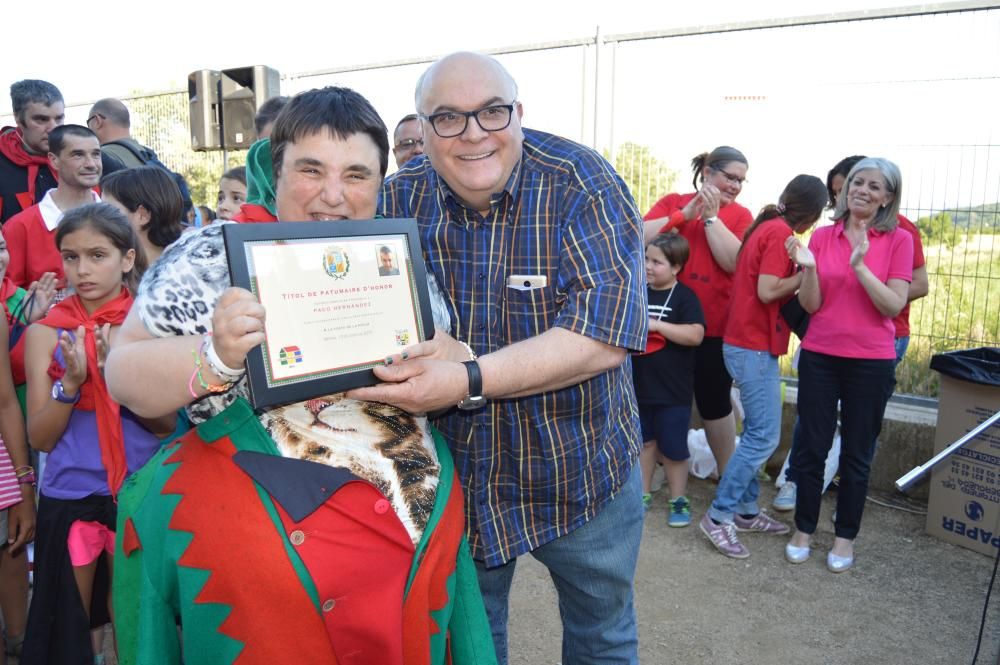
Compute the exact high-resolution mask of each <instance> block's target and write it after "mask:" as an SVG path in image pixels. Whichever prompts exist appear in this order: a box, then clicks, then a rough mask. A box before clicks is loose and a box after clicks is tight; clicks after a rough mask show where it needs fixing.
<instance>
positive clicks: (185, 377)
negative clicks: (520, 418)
mask: <svg viewBox="0 0 1000 665" xmlns="http://www.w3.org/2000/svg"><path fill="white" fill-rule="evenodd" d="M270 140H271V146H270V147H271V158H272V160H273V163H274V164H275V165H276V168H275V169H274V170H275V180H274V191H275V196H276V202H275V209H276V210H277V218H278V220H282V221H309V220H347V219H360V220H364V219H371V218H373V217H374V216H375V207H376V197H377V194H378V191H379V188H380V187H381V184H382V178H383V177H384V175H385V171H386V168H387V165H388V151H389V143H388V136H387V131H386V128H385V125H384V124H383V123H382V121H381V119H380V118H379V116H378V114H377V113H376V112H375V110H374V109H373V108H372V107H371V105H370V104H369V103H368V101H367V100H365V99H364V98H363V97H362V96H360V95H358V94H357V93H355V92H353V91H351V90H347V89H344V88H332V87H331V88H324V89H321V90H312V91H309V92H305V93H302V94H300V95H298V96H297V97H295V98H294V99H292V100H291V102H289V104H288V106H287V107H286V108H285V109H284V110H283V111H282V112H281V114H280V115H279V116H278V118H277V121H276V123H275V127H274V131H273V134H272V135H271V139H270ZM248 175H249V176H250V179H251V181H252V180H253V179H254V178H255V177H256V178H260V177H261V176H263V177H265V178H266V177H269V175H270V174H267V173H266V172H265V173H263V174H261V173H254V169H253V168H252V165H251V169H250V172H249V173H248ZM224 226H225V225H224V224H216V225H212V226H209V227H206V228H204V229H201V230H199V231H197V232H193V233H190V234H188V235H185V236H183V237H182V238H181V240H179V241H178V242H177V243H175V244H174V245H172V246H171V247H169V248H168V249H167V250H166V251H165V252H164V253H163V255H162V256H161V258H160V260H159V261H158V262H157V264H156V265H155V266H154V268H153V269H152V270H150V271H149V273H147V275H146V277H145V278H144V280H143V283H142V285H141V286H140V288H139V291H138V294H137V298H136V303H135V306H134V308H133V311H132V314H131V315H130V316H129V318H128V319H127V320H126V322H125V324H124V325H123V327H122V330H121V335H120V337H119V340H120V341H119V342H118V343H117V344H116V346H115V347H114V348H113V349H112V352H111V355H110V356H109V358H108V363H107V370H106V372H107V381H108V385H109V387H110V389H111V391H112V393H113V395H114V396H115V397H116V398H117V399H118V400H119V401H121V403H122V404H125V405H128V406H129V408H131V409H132V410H133V411H135V412H137V413H142V414H148V413H157V414H163V413H169V412H170V411H172V410H173V409H176V408H179V407H185V408H186V409H187V411H188V414H189V416H190V418H191V420H192V422H193V423H194V424H195V425H196V426H197V427H196V429H195V430H194V431H192V432H191V433H189V434H188V435H187V436H185V437H183V438H182V439H180V440H179V442H178V443H177V444H176V445H171V446H169V447H166V448H165V449H164V450H163V451H162V452H161V453H160V454H159V455H158V456H157V457H156V458H154V459H153V461H152V462H151V463H150V464H149V465H148V466H147V467H146V468H144V469H143V470H142V471H141V472H140V473H138V474H136V476H135V477H134V480H132V481H131V482H130V483H128V487H127V488H126V489H124V490H123V492H122V494H121V499H120V507H119V516H120V523H119V542H118V549H119V554H120V556H118V557H116V572H115V574H116V577H115V595H114V607H115V613H116V617H115V618H116V626H117V638H118V642H119V651H120V659H121V662H122V663H145V662H158V663H180V662H181V661H182V659H183V660H185V661H190V660H191V658H192V655H191V654H193V653H197V655H198V658H200V659H202V660H204V661H205V662H213V663H230V662H233V661H234V659H235V658H236V656H237V655H239V657H240V658H241V662H242V660H243V659H245V660H246V662H254V663H256V662H261V663H263V662H316V663H320V662H338V661H339V662H344V660H343V659H344V657H345V656H347V655H350V656H351V657H353V658H354V659H356V660H357V661H358V662H386V663H406V664H407V665H409V664H410V663H420V664H425V663H426V664H427V665H432V664H433V665H437V664H439V663H444V662H446V661H447V662H455V663H462V662H465V663H495V662H496V661H495V655H494V654H493V646H492V640H491V638H490V633H489V627H488V624H487V621H486V615H485V611H484V610H483V608H482V600H481V598H480V596H479V590H478V586H477V583H476V578H475V570H474V568H473V565H472V560H471V558H470V557H469V554H468V547H467V544H466V542H465V536H464V512H463V507H462V497H461V491H460V489H459V488H458V486H457V485H454V484H453V483H454V481H455V473H454V469H453V464H452V461H451V457H450V455H449V453H448V450H447V448H446V447H445V446H444V444H443V442H442V440H441V439H440V438H439V437H438V436H437V435H436V433H435V432H434V431H433V430H432V428H431V427H430V425H429V424H428V422H427V420H426V418H422V417H415V416H411V415H409V414H407V413H405V412H402V411H400V410H398V409H395V408H393V407H390V406H387V405H384V404H377V403H368V402H357V401H354V400H350V399H347V398H346V397H344V396H343V395H342V394H335V395H327V396H322V397H316V398H313V399H309V400H305V401H301V402H296V403H292V404H285V405H282V406H279V407H275V408H270V409H265V410H261V411H254V410H253V408H252V407H251V406H250V404H249V403H248V402H247V400H246V399H245V397H246V378H245V376H244V374H243V370H242V369H234V368H242V366H243V362H244V359H245V358H246V356H247V354H248V352H249V351H250V350H251V349H253V348H254V347H256V346H257V345H259V344H261V343H262V342H264V317H265V312H264V308H263V307H262V306H261V305H260V303H259V302H258V301H257V299H256V298H255V297H254V296H253V294H251V293H250V292H249V291H245V290H243V289H235V288H231V287H230V282H229V272H228V266H227V261H226V252H225V248H224V246H223V231H222V229H223V227H224ZM330 269H331V270H333V266H331V268H330ZM374 269H375V268H373V270H374ZM331 274H332V273H331ZM431 293H432V299H433V296H434V294H435V293H437V290H436V289H433V288H432V289H431ZM433 309H434V311H435V312H438V311H444V309H443V307H434V308H433ZM435 321H436V326H437V327H439V328H443V329H447V328H449V327H450V326H449V322H448V321H447V317H446V316H445V317H444V318H441V317H438V316H435ZM289 348H292V347H289ZM289 353H290V355H289V358H291V360H290V362H294V361H295V360H294V358H293V356H292V355H291V352H289ZM153 376H155V377H156V385H155V390H150V377H153ZM331 564H332V565H331ZM182 570H183V571H184V572H182ZM206 572H207V573H208V574H205V573H206ZM255 579H267V580H268V590H267V593H261V592H260V589H259V588H256V587H255V586H254V585H253V584H249V583H248V582H249V581H251V580H255ZM451 584H454V586H453V587H452V586H450V585H451ZM220 606H222V607H220ZM432 615H433V616H432ZM175 617H179V618H180V628H181V630H180V633H181V634H183V642H182V641H181V640H180V639H179V634H178V631H177V629H176V626H175Z"/></svg>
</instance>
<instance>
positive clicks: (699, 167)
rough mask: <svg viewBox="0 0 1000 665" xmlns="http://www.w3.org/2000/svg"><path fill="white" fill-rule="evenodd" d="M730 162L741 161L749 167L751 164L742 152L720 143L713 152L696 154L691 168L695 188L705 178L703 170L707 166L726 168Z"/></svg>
mask: <svg viewBox="0 0 1000 665" xmlns="http://www.w3.org/2000/svg"><path fill="white" fill-rule="evenodd" d="M730 162H739V163H740V164H743V165H744V166H746V167H748V168H749V166H750V163H749V162H747V158H746V156H745V155H744V154H743V153H742V152H740V151H739V150H737V149H736V148H733V147H731V146H728V145H720V146H719V147H718V148H716V149H715V150H713V151H712V152H703V153H701V154H700V155H695V156H694V158H693V159H692V160H691V170H692V171H693V172H694V179H693V180H692V181H691V182H692V183H693V184H694V188H695V189H698V185H699V183H701V181H702V180H704V176H702V171H704V170H705V167H706V166H707V167H709V168H711V169H724V168H726V165H727V164H729V163H730Z"/></svg>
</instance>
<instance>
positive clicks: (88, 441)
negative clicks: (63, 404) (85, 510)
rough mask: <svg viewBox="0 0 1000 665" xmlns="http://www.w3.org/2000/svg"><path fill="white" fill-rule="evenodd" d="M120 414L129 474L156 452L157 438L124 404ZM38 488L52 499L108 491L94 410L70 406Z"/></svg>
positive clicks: (80, 496)
mask: <svg viewBox="0 0 1000 665" xmlns="http://www.w3.org/2000/svg"><path fill="white" fill-rule="evenodd" d="M121 414H122V434H123V435H124V438H125V458H126V460H127V461H128V472H129V473H130V474H132V473H135V472H136V471H138V470H139V469H140V468H142V465H143V464H145V463H146V462H147V461H149V458H150V457H152V456H153V455H154V454H155V453H156V451H157V449H158V448H159V447H160V441H159V439H157V438H156V436H154V435H153V434H152V433H150V432H149V431H148V430H147V429H146V428H144V427H143V426H142V425H140V424H139V423H138V422H136V420H135V416H133V415H132V414H131V413H129V412H128V411H126V410H125V409H124V408H123V409H122V411H121ZM42 492H43V494H45V496H47V497H50V498H52V499H64V500H66V499H82V498H84V497H88V496H92V495H94V494H97V495H101V496H107V495H109V494H111V490H110V489H109V488H108V472H107V470H106V469H105V468H104V464H102V463H101V446H100V444H99V443H98V436H97V414H96V413H95V412H94V411H81V410H79V409H74V410H73V415H71V416H70V418H69V423H68V424H67V425H66V431H65V432H63V435H62V438H61V439H59V441H58V442H57V443H56V445H55V447H53V448H52V451H51V452H50V453H49V454H48V457H47V458H46V460H45V471H44V472H43V474H42Z"/></svg>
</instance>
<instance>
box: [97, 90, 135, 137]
mask: <svg viewBox="0 0 1000 665" xmlns="http://www.w3.org/2000/svg"><path fill="white" fill-rule="evenodd" d="M90 114H91V115H99V116H101V117H102V118H104V119H105V120H110V121H111V124H112V125H118V126H119V127H123V128H125V129H128V128H129V127H131V125H132V119H131V118H130V117H129V113H128V107H126V106H125V104H123V103H122V101H121V100H120V99H115V98H114V97H105V98H104V99H100V100H98V101H97V102H95V103H94V106H93V107H91V109H90Z"/></svg>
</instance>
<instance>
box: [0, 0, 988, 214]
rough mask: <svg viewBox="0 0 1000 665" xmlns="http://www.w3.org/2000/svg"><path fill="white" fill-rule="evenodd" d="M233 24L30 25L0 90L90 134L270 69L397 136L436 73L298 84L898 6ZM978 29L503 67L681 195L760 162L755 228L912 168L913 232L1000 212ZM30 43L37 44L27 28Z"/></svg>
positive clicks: (624, 2)
mask: <svg viewBox="0 0 1000 665" xmlns="http://www.w3.org/2000/svg"><path fill="white" fill-rule="evenodd" d="M940 4H941V5H943V6H947V5H968V4H970V3H968V2H965V3H962V2H957V3H956V2H952V3H948V2H944V3H940ZM235 6H236V4H235V3H216V2H205V0H201V1H200V2H192V1H191V0H176V1H174V2H171V3H169V5H168V9H167V10H165V11H158V12H156V13H153V12H151V11H150V10H149V9H148V7H149V5H148V4H146V5H141V4H139V3H136V2H134V1H132V2H123V1H122V0H107V1H105V2H102V3H99V4H92V3H91V4H87V3H77V4H76V5H75V6H74V7H72V8H61V9H59V10H58V12H56V14H58V16H55V15H52V16H49V15H45V16H38V17H25V20H23V21H21V22H20V27H21V29H18V30H9V31H7V33H8V34H6V35H5V36H4V39H3V40H2V41H0V85H3V86H4V87H5V86H6V85H7V84H8V83H9V82H12V81H16V80H19V79H21V78H42V79H45V80H49V81H52V82H53V83H55V84H56V85H57V86H58V87H59V88H60V89H61V91H62V92H63V95H64V97H65V99H66V102H67V105H68V107H69V108H68V109H67V121H68V122H79V123H82V122H84V121H85V120H86V113H87V108H88V106H89V104H85V103H89V102H91V101H94V100H96V99H98V98H101V97H106V96H114V97H125V96H127V95H129V94H130V93H134V92H137V91H141V92H154V91H162V90H177V89H181V88H184V87H186V83H187V75H188V74H189V73H190V72H192V71H195V70H199V69H226V68H229V67H239V66H247V65H255V64H265V65H268V66H270V67H273V68H275V69H277V70H278V71H279V72H280V73H281V74H282V75H283V76H284V77H285V78H284V79H283V80H282V93H284V94H293V93H295V92H298V91H299V90H302V89H305V88H309V87H315V86H320V85H330V84H337V85H347V86H350V87H354V88H355V89H357V90H359V91H361V92H362V93H363V94H365V95H366V96H367V97H368V98H369V99H370V100H371V101H372V103H373V104H374V105H375V107H376V108H377V109H378V110H379V112H380V113H381V114H382V116H383V118H384V119H385V120H386V123H387V124H388V125H389V126H390V129H391V127H392V126H393V125H394V124H395V120H396V119H398V118H399V117H402V115H404V114H406V113H410V112H412V111H413V97H412V91H413V85H414V82H415V81H416V78H417V76H418V75H419V74H420V72H421V71H422V70H423V69H424V67H425V66H426V65H423V64H419V65H412V66H408V67H398V68H394V69H391V70H385V69H382V70H373V71H361V72H354V73H348V74H338V75H330V76H314V77H308V78H297V77H295V76H294V75H296V74H302V73H305V72H314V71H317V70H324V69H329V68H335V67H350V66H358V65H365V64H372V63H386V62H391V61H400V60H412V59H431V58H434V57H435V56H438V55H441V54H444V53H448V52H451V51H455V50H461V49H471V50H489V49H496V48H502V47H511V46H518V45H528V44H538V43H549V42H557V41H560V40H569V39H582V38H592V37H593V36H594V34H595V32H596V31H597V29H598V27H599V28H600V31H601V33H602V34H604V35H613V34H620V33H635V32H643V31H657V30H669V29H676V28H684V27H693V26H719V25H723V24H738V23H744V22H748V21H757V20H767V19H778V18H788V17H798V16H815V15H828V14H830V13H833V12H836V13H838V14H842V13H846V12H866V11H873V10H879V9H884V8H888V7H901V6H906V5H905V4H904V3H902V2H887V1H885V0H882V1H879V0H840V1H839V2H831V1H828V0H798V1H792V0H758V1H756V2H746V1H745V0H740V1H736V0H713V1H712V2H686V3H680V2H670V1H668V2H659V3H650V2H648V1H647V0H643V1H642V2H640V1H639V0H601V1H594V0H579V1H575V2H572V3H569V2H537V1H533V2H528V1H527V0H504V2H502V3H492V4H491V3H482V4H478V5H477V4H471V3H456V4H455V10H456V11H455V12H454V13H449V12H448V11H445V10H443V5H442V4H441V3H426V2H400V1H399V0H382V1H379V2H373V3H366V4H358V5H348V6H347V7H348V9H345V8H344V5H343V4H340V3H329V4H327V5H321V6H320V7H321V8H320V9H317V8H316V7H317V4H316V3H308V4H307V3H305V2H301V1H300V0H286V1H285V2H282V3H265V2H260V1H259V0H249V1H247V2H242V3H240V4H239V5H238V6H239V8H240V9H239V10H238V11H237V10H235V9H234V7H235ZM983 16H984V15H983V13H981V12H980V13H975V14H962V15H957V14H952V15H948V16H945V17H921V18H915V19H899V20H891V21H868V22H857V23H851V24H834V25H821V26H806V27H798V28H787V29H781V30H774V31H752V32H738V33H727V34H722V35H704V36H698V37H686V38H683V39H676V40H651V41H642V42H631V43H628V44H623V45H620V46H619V47H617V48H616V49H614V50H612V49H611V48H609V47H604V48H603V49H602V51H601V57H600V63H598V62H595V60H596V58H595V56H594V53H593V49H589V50H587V51H586V52H585V50H583V49H560V50H553V51H546V52H544V53H537V52H535V53H523V54H513V55H505V56H502V58H501V59H502V61H503V62H504V64H505V65H506V66H507V67H508V69H509V70H510V71H511V73H512V74H513V75H514V77H515V79H517V81H518V83H519V86H520V95H519V96H520V99H521V101H523V103H524V107H525V119H524V124H525V126H528V127H534V128H538V129H545V130H547V131H551V132H553V133H557V134H561V135H563V136H567V137H568V138H571V139H574V140H577V141H580V142H582V143H585V144H587V145H593V146H595V147H597V148H598V149H606V150H609V151H612V152H613V151H614V150H615V149H616V148H617V147H618V146H620V145H621V144H622V143H624V142H626V141H629V142H635V143H639V144H642V145H646V146H649V147H650V148H651V149H652V151H653V154H655V155H656V156H657V157H658V158H659V159H661V160H662V161H664V162H665V163H666V164H667V166H669V167H670V168H671V169H673V170H674V171H676V172H677V173H678V174H679V182H678V187H681V188H682V189H687V187H688V185H689V184H690V178H689V175H688V169H687V163H688V161H689V160H690V158H691V157H692V156H693V155H694V154H696V153H698V152H701V151H704V150H710V149H711V148H712V147H714V146H715V145H719V144H730V145H735V146H737V147H740V148H741V149H742V150H743V151H744V152H745V153H746V154H747V155H748V157H749V159H750V162H751V170H750V181H749V183H748V185H747V187H746V188H745V189H744V192H743V194H742V195H741V203H744V205H747V206H748V207H750V208H751V210H756V209H758V208H759V206H761V205H763V204H764V203H766V202H769V201H774V200H775V199H776V197H777V194H778V193H779V192H780V191H781V188H782V187H783V185H784V183H786V182H787V181H788V180H789V179H790V178H791V177H792V176H794V175H796V174H797V173H814V174H817V175H819V176H820V177H822V176H824V175H825V173H826V170H827V169H829V168H830V166H832V165H833V164H834V163H835V162H836V161H838V160H839V159H840V158H841V157H843V156H846V155H848V154H861V153H863V154H884V155H886V156H889V157H891V158H893V159H895V160H897V161H898V162H899V163H900V165H901V167H903V172H904V176H905V179H906V181H907V183H908V185H910V186H909V187H908V188H907V190H908V193H907V194H906V195H905V199H906V201H905V203H906V205H907V206H908V207H907V209H908V210H909V211H910V212H911V213H912V214H913V215H914V216H918V215H920V214H925V212H924V211H927V210H941V209H947V208H954V207H958V206H964V205H978V204H981V203H985V202H990V201H996V200H998V199H1000V192H998V190H1000V146H994V145H993V144H994V143H1000V141H998V140H997V139H998V137H1000V116H998V115H997V114H996V109H997V108H1000V17H998V15H997V14H996V13H991V14H990V15H989V17H991V18H989V20H983ZM31 25H35V26H38V28H37V30H36V31H35V32H32V31H30V30H27V29H25V26H31ZM43 35H44V38H43ZM39 44H44V46H43V47H39ZM581 54H582V56H581ZM612 59H614V61H615V67H614V71H615V74H614V76H613V77H612V76H611V75H609V74H608V72H609V71H610V70H609V66H610V65H609V63H610V62H611V61H612ZM598 73H599V75H598ZM612 81H613V83H612ZM612 85H613V86H614V89H613V90H612V89H611V86H612ZM612 99H613V100H614V101H613V102H612V101H611V100H612ZM74 104H77V106H75V107H74V106H73V105H74ZM612 105H613V108H612ZM8 113H9V100H8V98H7V97H6V95H0V119H3V118H2V116H5V115H7V114H8ZM844 117H848V118H850V119H851V122H849V123H848V124H846V125H845V124H844V121H843V118H844ZM595 118H596V121H595ZM7 120H8V121H9V119H7ZM977 146H986V147H984V148H980V147H977ZM913 183H916V184H917V186H916V187H914V186H912V185H913Z"/></svg>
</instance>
